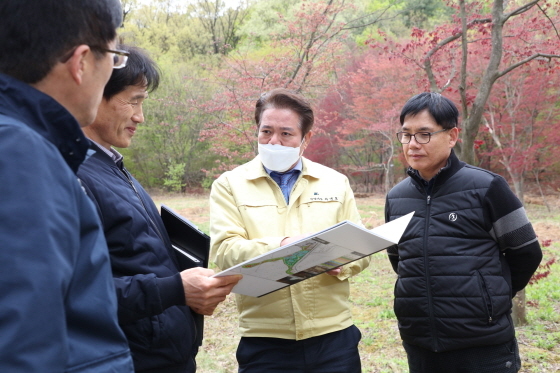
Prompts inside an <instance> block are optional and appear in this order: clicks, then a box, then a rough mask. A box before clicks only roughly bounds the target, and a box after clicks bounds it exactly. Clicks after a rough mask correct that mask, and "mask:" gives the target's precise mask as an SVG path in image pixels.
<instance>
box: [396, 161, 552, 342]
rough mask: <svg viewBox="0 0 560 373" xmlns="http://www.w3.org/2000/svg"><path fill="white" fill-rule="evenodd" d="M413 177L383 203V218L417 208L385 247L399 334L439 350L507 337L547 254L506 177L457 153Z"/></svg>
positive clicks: (405, 181) (500, 340)
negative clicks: (518, 301)
mask: <svg viewBox="0 0 560 373" xmlns="http://www.w3.org/2000/svg"><path fill="white" fill-rule="evenodd" d="M409 175H410V177H409V178H407V179H405V180H403V181H402V182H400V183H399V184H398V185H396V186H395V187H394V188H393V189H392V190H391V191H390V192H389V194H388V195H387V202H386V206H385V219H386V221H391V220H394V219H396V218H398V217H400V216H403V215H405V214H408V213H409V212H411V211H415V214H414V217H413V218H412V221H411V223H410V225H409V226H408V228H407V230H406V231H405V233H404V235H403V237H402V238H401V241H400V242H399V244H398V245H397V246H393V247H390V248H389V249H388V250H387V252H388V254H389V259H390V260H391V264H392V265H393V268H394V269H395V271H396V273H397V274H398V279H397V283H396V285H395V304H394V309H395V314H396V316H397V318H398V320H399V331H400V334H401V337H402V339H403V340H404V341H405V342H408V343H410V344H413V345H417V346H420V347H423V348H425V349H428V350H431V351H435V352H442V351H449V350H457V349H462V348H469V347H474V346H484V345H495V344H501V343H506V342H508V341H510V340H511V339H513V337H514V335H515V334H514V327H513V323H512V319H511V316H510V314H511V307H512V302H511V300H512V297H513V296H514V295H515V293H516V292H517V291H519V290H521V289H523V288H524V287H525V286H526V285H527V283H528V282H529V279H530V277H531V275H532V274H533V272H534V271H535V270H536V269H537V267H538V265H539V263H540V261H541V259H542V252H541V249H540V246H539V243H538V241H537V237H536V235H535V232H534V230H533V228H532V226H531V224H530V222H529V220H528V218H527V215H526V213H525V210H524V209H523V206H522V205H521V202H520V201H519V200H518V199H517V197H515V195H514V194H513V192H512V191H511V190H510V188H509V186H508V185H507V183H506V181H505V180H504V179H503V178H502V177H501V176H499V175H496V174H494V173H492V172H489V171H486V170H483V169H480V168H477V167H473V166H470V165H468V164H466V163H464V162H461V161H459V159H457V157H456V156H455V154H454V153H453V152H452V153H451V156H450V158H449V160H448V163H447V166H446V167H444V168H443V169H442V170H441V171H440V172H439V174H438V175H436V176H435V177H434V178H433V179H432V180H431V182H430V183H426V182H424V181H423V180H422V178H421V177H420V176H419V175H418V173H417V172H416V171H414V170H412V169H409Z"/></svg>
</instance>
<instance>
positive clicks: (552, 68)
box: [119, 0, 560, 372]
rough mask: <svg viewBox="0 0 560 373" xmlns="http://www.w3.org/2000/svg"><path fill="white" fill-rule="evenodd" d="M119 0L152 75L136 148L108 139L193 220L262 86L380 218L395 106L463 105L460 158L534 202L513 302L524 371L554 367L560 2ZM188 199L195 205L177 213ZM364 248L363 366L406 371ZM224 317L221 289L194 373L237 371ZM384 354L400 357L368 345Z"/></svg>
mask: <svg viewBox="0 0 560 373" xmlns="http://www.w3.org/2000/svg"><path fill="white" fill-rule="evenodd" d="M121 1H122V3H123V11H124V24H123V28H122V29H121V31H120V33H119V34H120V36H121V38H122V41H123V42H125V43H128V44H131V45H136V46H139V47H142V48H144V49H146V50H148V51H149V53H150V55H151V56H152V57H153V58H154V59H155V60H156V61H157V62H158V65H159V66H160V68H161V71H162V77H163V81H162V82H161V85H160V87H159V89H158V90H157V91H155V92H153V93H151V94H150V99H149V100H146V101H145V103H144V116H145V122H144V123H143V124H141V125H140V126H139V127H138V131H137V133H136V136H135V138H134V140H133V143H132V146H131V147H130V148H128V149H120V151H121V152H122V153H123V154H124V155H125V157H126V165H127V168H128V169H129V170H130V171H131V172H132V173H133V174H134V175H135V176H136V177H137V178H138V179H139V180H140V182H141V183H142V184H143V185H144V186H145V187H146V188H148V189H149V190H151V191H152V192H153V193H154V195H155V196H156V197H157V198H156V202H158V201H159V202H161V201H163V200H165V199H164V198H163V197H161V196H162V195H161V194H159V193H158V192H159V191H171V192H186V193H187V194H186V195H185V194H184V195H182V196H181V198H180V200H181V202H173V203H171V201H166V203H168V204H170V205H171V206H172V207H174V208H178V209H179V211H180V212H181V213H183V214H185V216H187V217H189V218H191V219H192V220H193V221H195V222H197V223H198V222H204V219H203V217H205V216H207V212H206V210H205V208H207V196H205V195H204V194H205V192H207V191H208V189H209V188H210V186H211V184H212V182H213V181H214V180H215V178H216V177H217V176H218V175H220V174H221V173H222V172H224V171H225V170H229V169H232V168H234V167H236V166H237V165H239V164H242V163H245V162H246V161H248V160H250V159H251V158H253V157H254V156H255V155H256V149H257V146H256V145H257V143H256V132H257V131H256V126H255V124H254V118H253V112H254V105H255V102H256V100H257V99H258V97H259V96H260V95H261V94H262V93H263V92H265V91H267V90H269V89H272V88H277V87H286V88H290V89H294V90H296V91H298V92H301V93H302V94H304V95H305V96H306V97H308V98H309V99H310V101H311V102H312V104H313V107H314V111H315V114H316V123H315V127H314V137H313V139H312V141H311V144H310V146H309V147H308V148H307V149H306V152H305V156H306V157H308V158H310V159H312V160H314V161H317V162H320V163H322V164H325V165H327V166H330V167H332V168H335V169H337V170H339V171H340V172H342V173H344V174H346V175H347V176H348V177H349V179H350V181H351V184H352V187H353V189H354V191H355V192H356V196H358V197H360V198H359V200H358V204H359V205H360V206H362V205H361V204H365V206H369V205H370V204H369V203H364V201H368V198H375V201H376V202H375V203H374V204H372V207H360V208H361V210H360V211H361V212H362V213H365V215H364V216H365V219H366V221H369V220H368V219H371V217H369V218H368V213H370V211H369V210H370V209H371V211H372V212H371V213H372V214H373V215H372V216H375V217H376V220H375V219H374V220H375V221H374V223H375V224H380V223H381V222H382V220H383V219H382V202H381V203H379V201H378V198H377V197H379V196H383V194H384V193H385V192H386V191H387V190H388V189H390V188H391V187H392V186H393V185H394V184H395V183H397V182H398V181H400V180H401V179H403V178H404V177H406V174H405V169H406V164H405V161H404V157H403V156H402V152H401V151H400V144H399V143H398V142H397V139H396V136H395V133H396V132H398V130H399V127H400V124H399V118H398V117H399V112H400V109H401V108H402V106H403V105H404V103H405V102H406V100H407V99H408V98H410V97H411V96H413V95H414V94H417V93H419V92H423V91H434V92H440V93H442V94H443V95H445V96H446V97H449V98H450V99H452V100H453V101H454V102H455V103H456V104H457V106H458V107H459V109H460V112H461V123H460V130H461V138H460V142H459V143H458V144H457V145H456V147H455V151H456V152H457V153H458V155H459V157H460V158H461V159H463V160H465V161H467V162H469V163H471V164H474V165H477V166H481V167H483V168H486V169H489V170H491V171H494V172H496V173H498V174H500V175H503V176H504V177H505V178H506V179H507V180H508V182H509V183H510V184H511V186H512V188H513V189H514V191H515V193H516V194H517V196H518V197H519V198H520V199H521V200H522V201H525V203H526V204H528V208H529V209H530V212H532V210H531V209H534V208H537V209H539V207H535V202H536V205H538V206H541V207H542V209H543V211H540V210H538V211H539V213H538V214H539V215H531V217H532V219H535V218H536V216H540V214H543V215H542V216H540V217H537V218H536V221H537V223H539V224H540V223H541V222H540V221H539V219H543V222H542V225H543V226H542V227H541V226H539V227H538V234H539V238H540V239H541V240H543V241H542V242H541V243H542V245H543V248H546V249H544V251H545V258H544V260H543V264H542V267H541V269H540V270H539V272H538V273H537V276H536V278H535V279H534V280H535V281H537V280H538V281H540V283H539V284H538V286H535V287H532V286H531V287H530V289H529V293H528V296H527V301H525V298H524V297H525V293H524V292H522V293H523V295H522V296H523V298H521V299H518V297H516V299H518V300H517V301H516V307H518V305H519V307H521V308H522V309H524V308H525V305H528V307H529V312H528V314H527V315H525V311H523V312H522V313H521V314H522V317H521V318H522V319H523V318H525V320H524V322H521V324H524V323H528V326H522V327H521V328H519V329H518V331H519V336H518V338H519V339H520V344H521V346H522V350H523V351H522V352H523V354H524V356H526V358H525V359H526V360H525V361H524V366H525V367H526V369H524V370H523V371H524V372H548V371H557V370H558V369H560V365H559V364H560V362H559V361H560V358H559V357H558V356H559V355H558V345H559V343H558V341H559V340H560V339H559V338H560V331H559V330H558V322H559V321H558V314H559V313H558V310H559V308H558V307H560V301H559V297H560V292H559V290H558V280H557V273H558V270H557V268H558V265H559V264H558V263H557V260H556V259H557V258H558V248H559V247H560V236H558V235H557V232H558V221H559V218H558V216H559V215H558V202H557V201H558V194H559V193H560V173H559V171H560V169H559V168H560V162H558V161H557V160H558V159H560V147H559V146H557V143H558V142H559V140H560V132H559V126H558V123H559V121H560V102H559V100H558V97H559V93H560V92H559V91H560V73H559V72H560V60H559V58H560V55H559V54H558V50H559V48H558V47H559V46H560V32H559V28H560V27H559V25H560V1H558V0H482V1H471V0H121ZM200 193H202V196H198V197H196V196H195V195H196V194H200ZM193 196H194V197H193ZM373 196H377V197H373ZM191 197H192V198H198V199H196V200H191V199H189V198H191ZM364 198H365V199H364ZM381 200H382V198H381ZM187 202H188V203H189V204H190V205H193V206H195V205H196V206H198V205H201V206H200V207H196V206H195V207H196V208H197V209H199V210H200V211H198V210H197V212H196V213H189V212H188V211H187V209H186V208H185V209H183V208H182V206H181V204H182V203H187ZM175 203H176V204H175ZM191 208H194V207H191ZM362 209H364V211H362ZM544 210H546V211H544ZM369 224H373V223H372V222H370V223H369ZM545 243H546V244H545ZM375 260H376V264H377V265H375V266H374V267H372V268H375V269H371V270H370V271H372V272H371V273H370V274H369V275H368V273H366V274H365V275H364V276H361V277H359V278H357V279H356V280H355V282H356V284H357V289H358V290H357V291H356V293H355V295H353V302H355V303H356V305H355V306H354V311H355V313H356V315H357V317H356V319H357V322H358V323H361V324H360V327H361V328H362V329H363V330H365V333H366V335H365V336H364V339H363V342H364V343H362V344H361V345H362V349H363V351H362V353H364V354H365V355H364V356H365V359H366V360H367V361H370V360H371V362H372V364H369V363H368V364H365V365H364V367H365V371H370V372H385V371H387V372H389V371H391V372H399V371H405V370H406V368H405V367H406V363H405V360H404V358H403V356H402V349H401V348H400V346H399V344H398V336H397V334H396V333H397V332H396V329H395V328H394V327H393V329H391V330H392V332H391V333H392V334H390V336H391V340H390V341H389V342H387V343H385V342H380V341H379V338H380V334H378V332H376V331H375V330H377V328H378V327H379V325H380V323H383V322H385V321H388V322H390V324H391V325H393V326H394V325H395V321H394V314H393V313H392V310H391V309H390V305H389V304H388V303H387V302H386V300H387V299H390V297H391V294H390V290H391V289H390V287H391V284H392V283H393V281H391V280H392V278H391V276H393V274H392V272H391V271H390V270H389V268H388V266H387V263H386V260H385V259H384V258H376V259H375ZM383 263H385V264H383ZM375 281H380V283H383V284H384V285H383V286H382V287H381V288H382V289H383V292H382V293H380V294H377V293H375V292H374V293H372V282H375ZM362 283H363V284H364V289H363V290H362V289H361V288H360V284H362ZM353 286H355V287H356V285H353ZM374 288H375V287H374ZM372 294H373V295H374V298H373V300H372ZM360 302H363V309H364V310H366V311H362V308H361V303H360ZM547 302H550V303H547ZM516 307H514V309H515V308H516ZM531 307H533V308H535V310H533V309H532V308H531ZM377 308H379V309H377ZM362 312H374V313H375V312H377V313H378V315H377V314H370V313H367V315H365V314H364V315H362ZM376 315H377V316H376ZM362 316H363V317H362ZM514 316H515V315H514ZM212 320H213V321H212ZM380 320H381V321H380ZM384 320H385V321H384ZM522 321H523V320H522ZM370 323H371V325H370ZM212 325H214V327H215V328H216V329H213V328H214V327H213V326H212ZM234 325H235V312H234V306H233V303H232V300H231V299H229V300H228V302H226V303H225V308H224V309H223V311H220V313H219V314H218V315H216V316H215V317H214V318H213V319H209V321H208V327H209V333H208V334H209V335H219V336H220V337H217V338H213V339H211V338H208V339H207V340H206V342H205V345H204V346H203V347H204V352H203V355H202V356H200V359H199V360H200V361H201V368H202V370H203V371H212V372H217V371H233V370H234V368H233V366H234V362H233V360H232V359H233V356H234V352H233V350H232V348H234V346H235V345H236V343H235V338H237V337H236V336H235V335H232V333H234V332H233V330H234ZM370 327H371V329H370ZM383 330H386V329H383ZM226 331H227V332H226ZM368 333H374V334H371V335H370V334H368ZM226 335H227V338H226ZM231 338H232V339H233V340H232V339H231ZM222 339H223V341H222ZM222 342H223V343H222ZM370 347H371V348H372V349H373V350H375V351H377V352H372V353H373V354H374V355H369V352H368V349H369V348H370ZM387 351H397V352H396V353H397V355H393V354H389V355H388V356H385V355H383V356H381V357H380V356H378V355H375V354H378V353H381V354H386V353H387ZM204 354H209V355H208V356H207V358H206V357H205V355H204ZM217 355H218V356H217ZM380 359H381V361H382V362H383V363H379V361H380ZM373 362H375V364H374V363H373ZM216 364H218V365H219V366H220V368H218V366H217V365H216ZM222 369H223V370H222Z"/></svg>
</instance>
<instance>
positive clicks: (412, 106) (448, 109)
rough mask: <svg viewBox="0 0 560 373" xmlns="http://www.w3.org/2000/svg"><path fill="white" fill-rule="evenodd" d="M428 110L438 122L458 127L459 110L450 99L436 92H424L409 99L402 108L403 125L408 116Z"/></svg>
mask: <svg viewBox="0 0 560 373" xmlns="http://www.w3.org/2000/svg"><path fill="white" fill-rule="evenodd" d="M424 110H427V111H428V113H430V115H431V116H432V117H433V118H434V120H435V121H436V123H437V124H438V125H440V126H441V127H443V128H445V129H450V128H454V127H457V125H458V123H459V110H457V106H455V104H454V103H453V101H451V100H450V99H448V98H446V97H444V96H442V95H440V94H439V93H435V92H423V93H420V94H418V95H416V96H413V97H412V98H411V99H409V100H408V101H407V102H406V104H405V105H404V107H403V108H402V110H401V116H400V121H401V126H402V125H403V124H404V121H405V119H406V117H407V116H415V115H416V114H418V113H420V112H422V111H424Z"/></svg>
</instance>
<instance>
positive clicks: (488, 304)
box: [476, 271, 495, 325]
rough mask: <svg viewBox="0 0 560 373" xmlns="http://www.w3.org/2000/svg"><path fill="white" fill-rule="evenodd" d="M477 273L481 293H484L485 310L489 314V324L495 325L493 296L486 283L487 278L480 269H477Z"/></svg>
mask: <svg viewBox="0 0 560 373" xmlns="http://www.w3.org/2000/svg"><path fill="white" fill-rule="evenodd" d="M476 275H477V278H478V284H479V287H480V294H481V295H482V303H483V309H484V310H485V312H486V316H487V319H486V320H487V322H488V325H493V324H494V323H495V319H494V306H493V304H492V296H491V295H490V292H489V290H488V286H487V283H486V279H485V278H484V276H483V275H482V273H480V271H476Z"/></svg>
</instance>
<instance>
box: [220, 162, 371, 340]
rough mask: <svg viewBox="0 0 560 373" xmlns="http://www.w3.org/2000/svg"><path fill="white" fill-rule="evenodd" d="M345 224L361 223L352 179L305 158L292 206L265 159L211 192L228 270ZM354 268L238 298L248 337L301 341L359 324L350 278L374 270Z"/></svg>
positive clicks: (231, 174)
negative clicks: (282, 245)
mask: <svg viewBox="0 0 560 373" xmlns="http://www.w3.org/2000/svg"><path fill="white" fill-rule="evenodd" d="M344 220H350V221H352V222H355V223H359V224H361V222H360V216H359V213H358V209H357V207H356V202H355V200H354V194H353V192H352V189H351V188H350V185H349V183H348V178H347V177H346V176H344V175H342V174H341V173H339V172H337V171H335V170H333V169H331V168H328V167H325V166H323V165H320V164H318V163H315V162H312V161H310V160H308V159H305V158H303V170H302V172H301V174H300V175H299V178H298V180H297V182H296V184H295V185H294V187H293V189H292V191H291V193H290V203H289V205H287V204H286V201H285V199H284V196H283V195H282V191H281V190H280V187H279V186H278V184H276V182H275V181H274V180H272V178H271V177H270V176H269V175H268V174H267V173H266V171H265V170H264V167H263V165H262V163H261V161H260V159H259V157H258V156H257V157H256V158H255V159H253V160H252V161H250V162H248V163H246V164H244V165H242V166H239V167H237V168H236V169H234V170H232V171H228V172H225V173H224V174H222V175H221V176H220V177H219V178H218V179H217V180H216V181H215V182H214V183H213V185H212V191H211V193H210V235H211V238H212V241H211V251H210V257H211V260H212V261H213V262H214V263H216V265H217V266H218V267H219V268H220V269H222V270H224V269H227V268H229V267H231V266H234V265H236V264H239V263H241V262H243V261H245V260H248V259H251V258H253V257H255V256H257V255H261V254H264V253H266V252H268V251H270V250H273V249H276V248H278V247H279V246H280V242H281V241H282V240H283V239H284V238H286V237H291V236H297V235H300V234H306V233H315V232H318V231H320V230H323V229H325V228H328V227H329V226H331V225H334V224H336V223H339V222H341V221H344ZM369 260H370V258H369V257H367V258H364V259H360V260H357V261H355V262H352V263H350V264H348V265H346V266H345V267H343V271H342V272H341V274H340V275H338V276H330V275H327V274H325V273H324V274H321V275H318V276H315V277H313V278H310V279H307V280H305V281H302V282H300V283H298V284H295V285H292V286H290V287H287V288H284V289H281V290H278V291H276V292H274V293H271V294H268V295H265V296H263V297H260V298H254V297H249V296H244V295H238V294H236V301H237V308H238V311H239V314H240V316H239V326H240V329H241V333H242V335H243V336H244V337H273V338H284V339H295V340H301V339H306V338H310V337H315V336H319V335H323V334H326V333H331V332H335V331H338V330H342V329H345V328H347V327H349V326H351V325H352V315H351V312H350V304H349V301H348V296H349V283H348V278H349V277H350V276H353V275H356V274H357V273H359V272H361V271H362V270H364V269H365V268H366V267H367V266H368V265H369Z"/></svg>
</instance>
